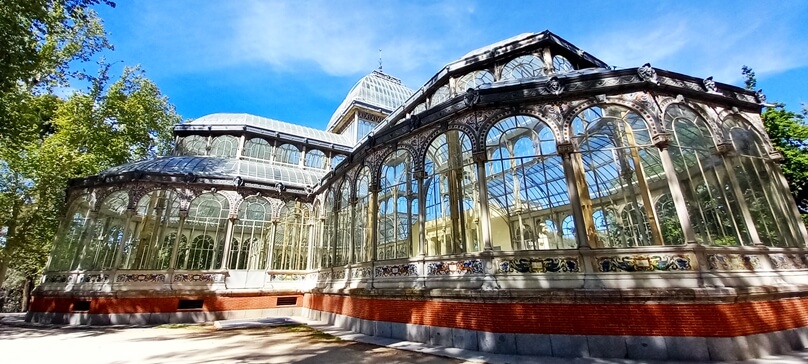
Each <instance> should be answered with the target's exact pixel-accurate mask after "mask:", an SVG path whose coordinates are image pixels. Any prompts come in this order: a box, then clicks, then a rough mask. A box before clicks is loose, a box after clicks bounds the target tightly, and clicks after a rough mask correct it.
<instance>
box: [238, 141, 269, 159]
mask: <svg viewBox="0 0 808 364" xmlns="http://www.w3.org/2000/svg"><path fill="white" fill-rule="evenodd" d="M242 154H243V156H244V157H247V158H252V159H258V160H262V161H270V160H272V144H269V142H268V141H266V140H264V139H261V138H252V139H250V140H247V141H246V142H245V143H244V152H243V153H242Z"/></svg>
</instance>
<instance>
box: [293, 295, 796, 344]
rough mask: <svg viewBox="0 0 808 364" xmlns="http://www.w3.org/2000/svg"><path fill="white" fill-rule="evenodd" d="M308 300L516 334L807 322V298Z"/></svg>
mask: <svg viewBox="0 0 808 364" xmlns="http://www.w3.org/2000/svg"><path fill="white" fill-rule="evenodd" d="M303 306H304V307H306V308H310V309H313V310H318V311H325V312H331V313H335V314H341V315H346V316H351V317H356V318H360V319H365V320H377V321H389V322H398V323H410V324H418V325H427V326H441V327H450V328H458V329H467V330H478V331H487V332H494V333H517V334H568V335H627V336H701V337H735V336H743V335H750V334H758V333H767V332H774V331H780V330H787V329H792V328H797V327H804V326H808V298H785V299H773V300H769V301H755V302H740V303H684V304H683V303H648V304H642V303H604V304H595V303H590V304H586V303H574V304H561V303H503V302H497V303H481V302H463V301H457V300H452V301H447V300H416V299H407V300H404V299H382V298H366V297H351V296H343V295H325V294H306V295H305V298H304V303H303Z"/></svg>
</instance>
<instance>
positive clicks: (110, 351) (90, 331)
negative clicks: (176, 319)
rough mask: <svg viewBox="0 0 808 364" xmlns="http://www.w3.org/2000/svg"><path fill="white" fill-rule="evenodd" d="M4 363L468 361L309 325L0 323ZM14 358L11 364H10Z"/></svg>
mask: <svg viewBox="0 0 808 364" xmlns="http://www.w3.org/2000/svg"><path fill="white" fill-rule="evenodd" d="M0 357H2V358H3V359H2V362H4V363H59V364H68V363H81V364H94V363H116V364H117V363H172V364H180V363H238V364H242V363H244V364H246V363H425V364H426V363H462V361H459V360H455V359H449V358H443V357H438V356H433V355H428V354H421V353H414V352H408V351H401V350H396V349H391V348H386V347H379V346H375V345H370V344H362V343H357V342H351V341H342V340H340V339H338V338H335V337H333V336H330V335H326V334H322V333H320V332H317V331H314V330H312V329H309V328H307V327H303V326H293V327H276V328H253V329H237V330H226V331H216V330H214V329H213V328H212V327H210V326H207V327H204V326H179V327H176V326H157V327H150V328H70V327H62V328H33V327H15V326H5V325H0ZM7 360H8V361H7Z"/></svg>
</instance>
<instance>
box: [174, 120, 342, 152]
mask: <svg viewBox="0 0 808 364" xmlns="http://www.w3.org/2000/svg"><path fill="white" fill-rule="evenodd" d="M186 124H189V125H226V126H227V125H232V126H252V127H256V128H260V129H264V130H269V131H275V132H280V133H286V134H291V135H295V136H298V137H301V138H308V139H315V140H319V141H321V142H326V143H333V144H339V145H344V146H349V147H350V146H351V142H350V140H348V138H347V137H345V136H344V135H339V134H334V133H330V132H327V131H325V130H319V129H314V128H309V127H305V126H301V125H296V124H291V123H287V122H284V121H279V120H275V119H269V118H265V117H261V116H255V115H250V114H235V113H216V114H210V115H205V116H202V117H200V118H198V119H195V120H193V121H191V122H189V123H186Z"/></svg>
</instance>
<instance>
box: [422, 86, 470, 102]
mask: <svg viewBox="0 0 808 364" xmlns="http://www.w3.org/2000/svg"><path fill="white" fill-rule="evenodd" d="M463 92H466V90H463ZM450 96H451V95H450V94H449V85H443V86H441V87H439V88H438V89H437V90H435V93H434V94H432V98H430V100H429V107H434V106H435V105H438V104H440V103H442V102H444V101H446V100H448V99H449V97H450Z"/></svg>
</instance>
